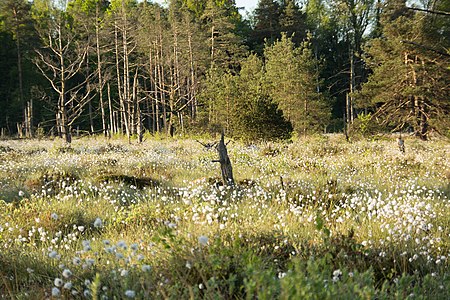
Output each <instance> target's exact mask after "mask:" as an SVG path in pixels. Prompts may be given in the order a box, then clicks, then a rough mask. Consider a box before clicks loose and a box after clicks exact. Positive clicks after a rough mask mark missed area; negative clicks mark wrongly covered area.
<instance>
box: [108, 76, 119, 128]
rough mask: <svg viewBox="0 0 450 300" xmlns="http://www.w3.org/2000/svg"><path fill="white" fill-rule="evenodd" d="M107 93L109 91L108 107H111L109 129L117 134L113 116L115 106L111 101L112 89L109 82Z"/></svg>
mask: <svg viewBox="0 0 450 300" xmlns="http://www.w3.org/2000/svg"><path fill="white" fill-rule="evenodd" d="M107 89H108V90H107V91H108V106H109V129H110V131H112V133H117V132H116V128H115V126H114V116H113V113H114V112H113V106H112V101H111V88H110V86H109V82H108V84H107Z"/></svg>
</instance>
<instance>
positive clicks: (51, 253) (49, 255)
mask: <svg viewBox="0 0 450 300" xmlns="http://www.w3.org/2000/svg"><path fill="white" fill-rule="evenodd" d="M48 257H50V258H57V257H58V252H56V251H55V250H53V251H50V253H49V254H48Z"/></svg>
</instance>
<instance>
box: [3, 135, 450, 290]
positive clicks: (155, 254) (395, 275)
mask: <svg viewBox="0 0 450 300" xmlns="http://www.w3.org/2000/svg"><path fill="white" fill-rule="evenodd" d="M199 141H200V142H202V143H203V144H206V143H207V142H212V141H213V139H212V138H209V139H208V138H204V139H200V138H199ZM228 154H229V156H230V159H231V161H232V163H233V171H234V175H235V182H236V183H235V185H234V186H227V185H223V184H222V183H221V180H220V176H219V174H220V167H219V165H218V164H217V163H215V162H213V161H214V160H216V159H217V155H218V154H217V152H216V151H215V150H214V149H211V150H208V149H207V148H206V147H204V146H202V145H201V144H200V143H198V142H196V141H193V140H190V139H189V140H188V139H186V140H182V139H180V140H175V139H157V138H148V139H146V140H144V141H143V142H142V143H141V144H138V143H136V142H134V141H133V143H132V144H129V143H128V141H127V140H126V139H123V138H119V137H117V138H113V139H109V140H107V139H103V138H90V139H88V138H84V139H74V140H73V142H72V144H71V145H70V146H67V144H66V143H65V142H64V141H62V140H60V139H56V140H28V141H27V140H9V141H0V170H1V172H0V199H1V200H0V206H1V207H0V249H1V250H0V297H1V298H11V299H26V298H31V299H43V298H48V297H53V298H54V299H58V298H63V299H91V298H92V299H127V298H129V299H132V298H136V299H163V298H168V299H188V298H190V299H199V298H204V299H234V298H236V299H277V298H278V299H332V298H335V299H336V298H337V299H449V298H450V288H449V287H450V273H449V260H450V160H449V157H450V145H449V143H448V141H444V140H434V141H430V142H426V143H424V142H422V141H420V140H418V139H413V138H409V137H408V138H406V139H405V152H404V153H403V152H402V151H401V149H398V147H397V141H396V139H395V138H393V137H380V138H379V139H378V140H373V141H365V140H361V141H355V142H353V143H348V142H347V141H346V140H345V137H344V136H343V135H320V136H319V135H316V136H310V137H302V138H300V139H296V140H294V141H293V142H292V143H274V142H271V143H253V144H243V143H241V142H238V141H232V142H230V143H229V144H228Z"/></svg>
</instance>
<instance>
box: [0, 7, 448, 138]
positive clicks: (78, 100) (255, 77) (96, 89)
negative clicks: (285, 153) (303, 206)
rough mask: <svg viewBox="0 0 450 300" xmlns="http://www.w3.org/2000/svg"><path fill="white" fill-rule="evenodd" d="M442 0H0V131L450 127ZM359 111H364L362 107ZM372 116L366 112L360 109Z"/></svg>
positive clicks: (269, 134) (274, 133) (255, 133)
mask: <svg viewBox="0 0 450 300" xmlns="http://www.w3.org/2000/svg"><path fill="white" fill-rule="evenodd" d="M449 9H450V7H449V4H448V1H444V0H436V1H422V2H421V6H419V7H408V6H407V4H406V1H404V0H378V1H375V0H332V1H323V0H305V1H296V0H259V2H258V4H257V7H256V9H255V10H254V12H253V13H252V14H251V15H249V16H248V18H247V19H246V18H244V17H242V16H241V15H240V14H239V9H238V8H237V7H236V3H235V1H234V0H195V1H194V0H170V1H168V3H167V5H160V4H157V3H155V2H151V1H148V0H144V1H135V0H112V1H103V0H34V1H32V2H29V1H26V0H4V1H2V2H1V4H0V42H1V43H2V47H1V48H0V70H1V73H0V74H1V75H0V76H1V77H2V78H1V80H0V108H1V109H2V114H1V116H0V129H1V134H2V135H17V136H19V137H32V136H36V135H44V134H45V135H56V136H60V137H62V138H64V139H65V140H66V141H67V142H70V141H71V137H72V135H73V134H74V133H80V132H86V133H90V134H94V133H101V134H104V135H111V134H124V135H126V136H127V137H128V138H129V139H131V138H132V137H133V136H136V137H138V139H139V140H141V139H142V135H143V134H144V132H150V133H157V132H159V133H163V134H167V135H173V134H183V133H188V132H189V131H198V130H201V131H204V130H213V131H219V132H220V131H221V130H222V129H224V130H226V131H227V134H229V135H232V136H234V137H236V138H242V139H246V140H254V139H268V140H270V139H286V138H290V137H291V136H292V133H293V132H294V133H297V134H309V133H314V132H324V131H342V130H344V127H346V128H348V127H351V126H352V122H353V121H354V120H356V119H357V118H358V116H360V119H364V120H368V121H367V122H371V123H372V124H377V126H378V127H379V128H381V129H382V130H386V131H395V130H403V131H411V132H414V133H415V135H417V136H418V137H419V138H421V139H424V140H425V139H427V138H428V137H429V135H430V133H432V132H437V133H439V134H444V135H450V132H449V130H448V128H450V120H449V117H448V116H449V115H450V103H449V102H450V101H449V99H450V97H449V96H450V95H449V90H450V89H449V78H450V74H449V72H450V65H449V57H450V51H449V49H450V39H449V36H450V34H449V32H450V17H449V14H448V12H449ZM369 113H370V114H369ZM367 116H370V117H367Z"/></svg>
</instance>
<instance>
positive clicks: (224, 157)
mask: <svg viewBox="0 0 450 300" xmlns="http://www.w3.org/2000/svg"><path fill="white" fill-rule="evenodd" d="M217 151H218V152H219V163H220V169H221V171H222V180H223V184H224V185H228V186H233V185H234V179H233V168H232V166H231V161H230V158H229V157H228V151H227V146H226V145H225V134H224V132H223V131H222V135H221V137H220V142H219V145H218V146H217Z"/></svg>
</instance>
